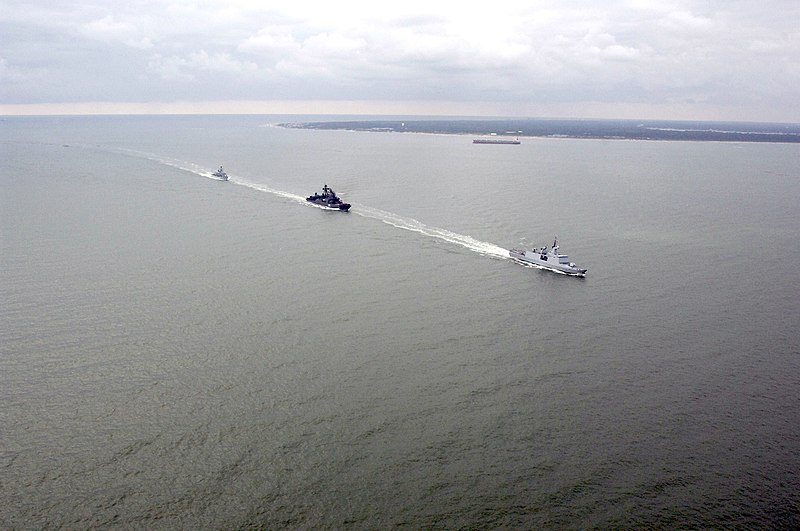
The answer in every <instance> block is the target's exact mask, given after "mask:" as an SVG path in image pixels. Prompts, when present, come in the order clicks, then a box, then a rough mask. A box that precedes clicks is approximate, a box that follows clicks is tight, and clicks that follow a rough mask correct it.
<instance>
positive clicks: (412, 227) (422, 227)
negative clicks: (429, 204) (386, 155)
mask: <svg viewBox="0 0 800 531" xmlns="http://www.w3.org/2000/svg"><path fill="white" fill-rule="evenodd" d="M353 206H355V205H353ZM351 212H352V213H353V214H356V215H358V216H362V217H365V218H370V219H377V220H378V221H382V222H383V223H386V224H387V225H391V226H393V227H397V228H398V229H403V230H407V231H411V232H416V233H419V234H423V235H425V236H428V237H430V238H436V239H439V240H443V241H446V242H448V243H453V244H456V245H460V246H461V247H464V248H466V249H469V250H470V251H474V252H476V253H480V254H483V255H490V256H497V257H501V258H509V256H508V250H507V249H503V248H502V247H499V246H497V245H495V244H493V243H489V242H483V241H480V240H476V239H475V238H473V237H472V236H466V235H464V234H458V233H457V232H452V231H449V230H447V229H441V228H438V227H432V226H430V225H426V224H424V223H422V222H421V221H418V220H416V219H414V218H409V217H405V216H400V215H398V214H393V213H392V212H386V211H385V210H380V209H378V208H372V207H368V206H363V205H359V206H358V208H357V209H354V210H351Z"/></svg>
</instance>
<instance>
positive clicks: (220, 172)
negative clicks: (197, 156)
mask: <svg viewBox="0 0 800 531" xmlns="http://www.w3.org/2000/svg"><path fill="white" fill-rule="evenodd" d="M211 175H212V176H214V177H216V178H217V179H219V180H221V181H227V180H228V174H227V173H225V170H223V169H222V166H220V167H219V169H218V170H217V171H215V172H214V173H212V174H211Z"/></svg>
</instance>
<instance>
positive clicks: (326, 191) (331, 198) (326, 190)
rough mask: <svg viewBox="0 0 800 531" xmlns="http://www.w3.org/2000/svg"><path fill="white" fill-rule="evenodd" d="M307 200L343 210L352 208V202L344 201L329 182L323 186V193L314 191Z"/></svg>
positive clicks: (325, 206)
mask: <svg viewBox="0 0 800 531" xmlns="http://www.w3.org/2000/svg"><path fill="white" fill-rule="evenodd" d="M306 201H308V202H309V203H314V204H315V205H317V206H321V207H323V208H329V209H331V210H340V211H342V212H347V211H348V210H350V203H345V202H344V201H342V200H341V199H340V198H339V196H337V195H336V192H334V191H333V188H331V187H329V186H328V185H327V184H326V185H325V186H323V187H322V193H321V194H319V193H314V195H310V196H308V197H306Z"/></svg>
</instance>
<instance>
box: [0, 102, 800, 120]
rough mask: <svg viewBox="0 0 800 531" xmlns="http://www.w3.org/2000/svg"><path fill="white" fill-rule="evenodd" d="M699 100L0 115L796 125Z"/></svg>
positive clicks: (162, 107)
mask: <svg viewBox="0 0 800 531" xmlns="http://www.w3.org/2000/svg"><path fill="white" fill-rule="evenodd" d="M735 110H739V111H741V109H738V108H737V109H729V108H721V107H712V106H708V105H697V104H688V103H682V104H661V105H654V104H609V103H604V102H582V103H579V104H548V105H538V104H514V103H497V102H454V101H430V100H429V101H377V100H364V101H355V100H260V101H253V100H234V101H172V102H107V101H105V102H104V101H94V102H89V101H87V102H71V103H14V104H8V103H6V104H0V116H104V115H108V116H113V115H131V116H132V115H226V114H227V115H318V116H319V115H322V116H328V115H330V116H408V117H415V116H417V117H423V116H424V117H470V118H504V119H534V118H542V119H562V120H570V119H602V120H662V121H695V122H754V123H786V124H797V123H800V119H798V121H796V122H795V121H792V120H791V119H787V118H786V117H782V118H780V119H777V117H773V116H767V115H766V114H768V113H765V114H764V115H761V116H756V115H760V114H761V113H757V112H751V113H741V112H734V111H735Z"/></svg>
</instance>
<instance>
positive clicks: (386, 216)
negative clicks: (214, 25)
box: [113, 149, 516, 261]
mask: <svg viewBox="0 0 800 531" xmlns="http://www.w3.org/2000/svg"><path fill="white" fill-rule="evenodd" d="M113 151H117V152H120V153H123V154H127V155H132V156H135V157H142V158H146V159H148V160H152V161H154V162H158V163H159V164H164V165H166V166H171V167H173V168H176V169H179V170H182V171H187V172H190V173H194V174H196V175H199V176H200V177H206V178H208V179H212V180H215V181H218V180H220V179H218V178H217V177H214V176H213V175H212V173H213V170H209V169H208V168H204V167H202V166H200V165H198V164H194V163H192V162H186V161H182V160H178V159H172V158H168V157H162V156H159V155H156V154H154V153H148V152H144V151H136V150H132V149H114V150H113ZM228 175H229V180H228V182H229V183H231V184H235V185H238V186H245V187H247V188H250V189H252V190H256V191H259V192H265V193H268V194H272V195H276V196H278V197H282V198H284V199H289V200H291V201H295V202H297V203H300V204H303V205H306V206H311V207H315V208H322V207H319V206H317V205H313V204H311V203H309V202H308V201H306V198H305V197H304V196H301V195H297V194H293V193H291V192H286V191H284V190H278V189H276V188H272V187H269V186H266V185H264V184H258V183H253V182H250V181H248V180H246V179H242V178H240V177H238V176H236V175H233V174H230V173H229V174H228ZM353 207H354V208H353V209H351V210H350V213H351V214H356V215H358V216H361V217H364V218H369V219H375V220H378V221H381V222H383V223H386V224H387V225H391V226H393V227H397V228H398V229H403V230H407V231H410V232H416V233H418V234H422V235H424V236H427V237H429V238H435V239H438V240H442V241H445V242H448V243H452V244H455V245H459V246H461V247H463V248H465V249H468V250H470V251H473V252H476V253H479V254H482V255H488V256H494V257H498V258H509V259H511V257H510V256H509V254H508V250H507V249H504V248H502V247H500V246H498V245H495V244H493V243H489V242H484V241H480V240H477V239H475V238H473V237H472V236H467V235H464V234H458V233H457V232H453V231H449V230H447V229H442V228H439V227H433V226H431V225H426V224H425V223H422V222H421V221H418V220H416V219H414V218H410V217H405V216H401V215H399V214H394V213H392V212H387V211H385V210H380V209H378V208H373V207H369V206H365V205H357V204H355V203H354V204H353ZM515 261H516V260H515Z"/></svg>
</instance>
